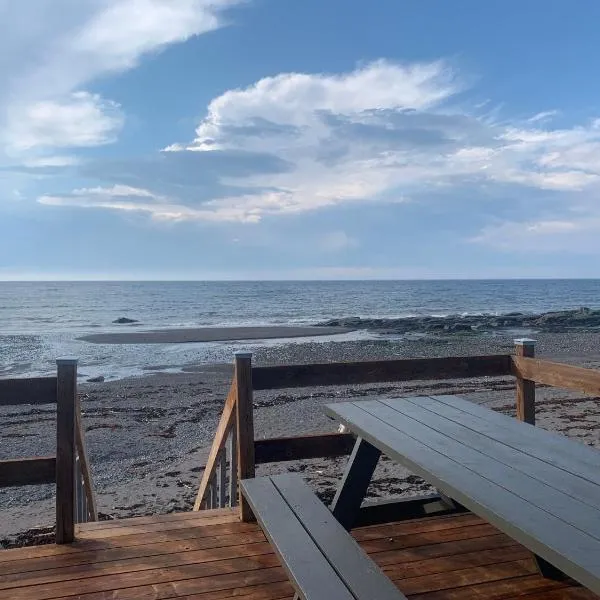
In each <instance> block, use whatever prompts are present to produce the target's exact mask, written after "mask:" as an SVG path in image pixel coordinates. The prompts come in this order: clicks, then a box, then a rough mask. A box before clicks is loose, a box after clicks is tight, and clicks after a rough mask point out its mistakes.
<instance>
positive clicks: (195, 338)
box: [77, 325, 353, 344]
mask: <svg viewBox="0 0 600 600" xmlns="http://www.w3.org/2000/svg"><path fill="white" fill-rule="evenodd" d="M352 331H353V329H352V328H350V327H337V326H331V327H327V326H323V327H320V326H311V327H308V326H298V327H292V326H284V325H281V326H278V325H277V326H276V325H265V326H260V327H189V328H177V329H156V330H152V331H126V332H123V331H119V332H114V333H93V334H90V335H84V336H82V337H79V338H77V340H78V341H83V342H90V343H93V344H189V343H197V342H238V341H239V342H246V341H251V340H278V339H282V340H285V339H291V338H301V337H320V336H327V335H337V334H343V333H351V332H352Z"/></svg>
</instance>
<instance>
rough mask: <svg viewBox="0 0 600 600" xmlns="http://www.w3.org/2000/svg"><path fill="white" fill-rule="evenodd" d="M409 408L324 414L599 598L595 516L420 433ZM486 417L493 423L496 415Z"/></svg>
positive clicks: (333, 409)
mask: <svg viewBox="0 0 600 600" xmlns="http://www.w3.org/2000/svg"><path fill="white" fill-rule="evenodd" d="M416 402H417V400H415V403H416ZM408 404H409V403H408V402H406V399H402V401H400V402H397V404H396V406H395V410H394V409H393V408H391V407H390V406H386V405H385V404H383V403H381V402H377V401H369V402H364V403H361V402H354V403H349V402H348V403H338V404H330V405H327V407H326V411H327V412H328V414H330V415H331V416H333V417H334V418H336V419H338V420H341V421H342V422H343V423H345V424H346V425H347V426H348V427H349V428H350V429H351V430H353V431H355V432H356V433H357V435H360V436H362V437H363V438H365V439H367V440H368V441H369V442H370V443H371V444H373V445H377V446H378V447H379V448H380V449H381V450H382V451H383V452H385V453H386V455H388V456H389V457H390V458H392V459H394V460H397V461H398V462H399V463H400V464H402V465H404V466H405V467H407V468H409V469H410V470H411V471H413V472H414V473H416V474H418V475H420V476H422V477H423V478H425V479H426V480H427V481H429V482H430V483H431V484H432V485H435V486H436V487H437V488H438V489H440V490H441V491H442V492H443V493H445V494H447V495H448V496H450V497H452V498H456V499H457V500H458V501H459V502H460V503H461V504H463V505H464V506H466V507H467V508H468V509H470V510H471V511H473V512H475V513H476V514H478V515H480V516H482V517H483V518H485V519H486V520H488V521H489V522H490V523H493V524H494V525H495V526H496V527H498V528H499V529H500V530H502V531H504V532H505V533H507V534H508V535H509V536H510V537H512V538H514V539H515V540H517V541H519V542H520V543H522V544H523V545H524V546H526V547H527V548H529V549H530V550H531V551H532V552H534V553H535V554H538V555H540V556H542V558H544V559H545V560H547V561H548V562H550V563H552V564H553V565H555V566H556V567H557V568H559V569H561V570H562V571H564V572H565V573H567V574H568V575H570V576H571V577H573V578H574V579H576V580H578V581H580V582H581V583H582V584H583V585H585V586H587V587H589V588H590V589H591V590H593V591H596V592H598V591H600V567H599V566H598V565H600V533H599V531H600V525H598V523H599V522H600V517H599V515H600V511H599V510H598V509H597V508H593V507H591V506H589V505H585V504H581V503H579V502H578V501H577V500H575V499H573V498H571V497H569V496H567V495H565V494H562V493H561V492H558V491H557V490H555V489H553V488H551V487H550V486H547V485H544V484H542V483H541V482H539V481H536V480H534V479H531V480H530V481H529V482H528V483H525V480H526V475H525V474H524V473H520V472H518V471H516V470H515V469H512V468H511V467H509V466H508V465H503V464H498V461H494V460H491V459H489V457H487V456H484V455H482V454H481V453H479V452H475V451H474V450H473V449H472V448H470V447H468V446H466V445H465V444H459V443H457V442H456V440H454V441H453V440H449V439H448V438H447V437H446V436H442V435H441V434H439V433H438V432H436V431H435V430H433V429H432V428H431V427H424V426H423V425H422V424H421V423H420V422H418V421H416V420H415V419H414V418H413V417H411V416H410V415H409V414H408V410H407V405H408ZM479 408H480V409H481V407H479ZM481 410H483V409H481ZM394 413H396V414H394ZM399 413H402V414H399ZM489 413H490V415H489V420H492V419H493V417H494V415H495V413H493V412H492V411H489ZM497 418H498V424H499V426H500V427H506V421H509V422H510V423H511V427H512V428H513V429H514V431H515V433H516V434H520V435H521V436H522V437H523V438H526V437H527V432H528V431H534V432H537V433H538V434H539V435H542V434H543V433H544V432H542V431H540V430H536V429H535V428H531V427H529V426H527V425H524V424H522V423H519V422H518V421H516V420H514V419H512V420H511V419H506V418H504V417H503V416H502V415H497ZM571 444H573V445H577V444H576V443H575V442H571ZM406 589H408V588H406Z"/></svg>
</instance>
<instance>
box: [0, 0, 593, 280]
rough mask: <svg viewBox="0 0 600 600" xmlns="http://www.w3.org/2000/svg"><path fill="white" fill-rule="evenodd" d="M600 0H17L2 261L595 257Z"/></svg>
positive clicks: (3, 96) (210, 271) (263, 269)
mask: <svg viewBox="0 0 600 600" xmlns="http://www.w3.org/2000/svg"><path fill="white" fill-rule="evenodd" d="M598 23H600V2H597V0H578V2H576V3H573V2H568V1H566V0H564V1H563V0H528V1H527V2H523V1H522V0H519V1H515V0H503V1H502V2H495V1H493V2H491V1H490V2H482V1H481V0H454V1H453V2H447V1H445V0H368V1H367V0H364V1H363V0H326V1H325V0H21V1H20V2H15V1H14V0H0V279H3V280H13V279H20V280H23V279H24V280H27V279H43V280H52V279H370V278H375V279H389V278H393V279H420V278H427V279H431V278H511V277H600V267H599V261H598V257H599V256H600V202H599V200H600V78H599V77H598V76H597V75H598V74H597V68H598V56H599V54H600V37H599V36H598V35H597V31H598Z"/></svg>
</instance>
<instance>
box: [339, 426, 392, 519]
mask: <svg viewBox="0 0 600 600" xmlns="http://www.w3.org/2000/svg"><path fill="white" fill-rule="evenodd" d="M380 456H381V450H379V449H378V448H376V447H375V446H372V445H371V444H369V442H367V441H365V440H363V439H362V438H358V439H357V440H356V443H355V444H354V449H353V450H352V454H351V455H350V459H349V460H348V464H347V465H346V470H345V471H344V476H343V477H342V481H341V482H340V485H339V486H338V489H337V492H336V493H335V497H334V498H333V502H332V503H331V512H332V513H333V516H334V517H335V518H336V519H337V520H338V521H339V522H340V523H341V524H342V526H343V527H344V528H345V529H347V530H350V529H351V528H352V526H353V525H354V523H355V521H356V518H357V516H358V512H359V510H360V505H361V504H362V501H363V498H364V497H365V494H366V492H367V488H368V487H369V483H370V482H371V477H372V476H373V471H375V467H376V466H377V461H378V460H379V457H380Z"/></svg>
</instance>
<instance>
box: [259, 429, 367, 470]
mask: <svg viewBox="0 0 600 600" xmlns="http://www.w3.org/2000/svg"><path fill="white" fill-rule="evenodd" d="M355 440H356V438H355V437H354V436H353V435H352V434H350V433H318V434H315V435H304V436H298V437H280V438H269V439H266V440H256V441H255V442H254V455H255V461H256V464H257V465H260V464H263V463H271V462H283V461H287V460H302V459H307V458H324V457H333V456H345V455H347V454H350V453H351V452H352V448H353V447H354V442H355Z"/></svg>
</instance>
